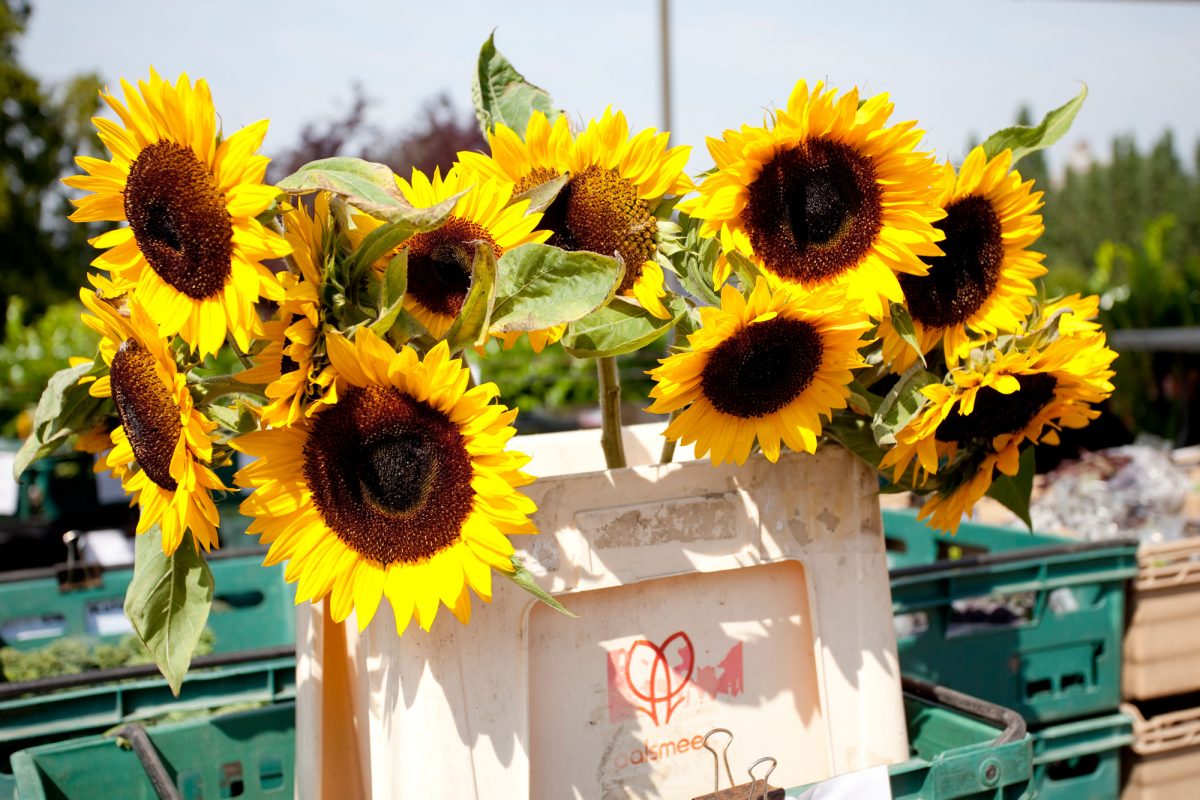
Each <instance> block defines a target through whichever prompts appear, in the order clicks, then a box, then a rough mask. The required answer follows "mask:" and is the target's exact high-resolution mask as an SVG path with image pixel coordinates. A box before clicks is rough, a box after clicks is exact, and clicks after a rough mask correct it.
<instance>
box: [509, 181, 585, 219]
mask: <svg viewBox="0 0 1200 800" xmlns="http://www.w3.org/2000/svg"><path fill="white" fill-rule="evenodd" d="M569 180H571V176H570V175H566V174H563V175H559V176H558V177H557V178H551V179H550V180H548V181H546V182H545V183H539V184H538V185H537V186H533V187H530V188H529V189H526V190H525V191H523V192H521V193H520V194H518V195H513V198H512V200H511V201H509V205H516V204H517V203H519V202H521V201H522V200H528V201H529V208H527V209H525V213H526V214H532V213H534V212H537V211H545V210H546V209H547V208H549V207H550V204H551V203H553V202H554V200H555V198H557V197H558V193H559V192H561V191H562V190H563V187H564V186H566V185H567V181H569Z"/></svg>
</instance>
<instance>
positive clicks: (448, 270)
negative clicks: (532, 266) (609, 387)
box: [352, 165, 562, 346]
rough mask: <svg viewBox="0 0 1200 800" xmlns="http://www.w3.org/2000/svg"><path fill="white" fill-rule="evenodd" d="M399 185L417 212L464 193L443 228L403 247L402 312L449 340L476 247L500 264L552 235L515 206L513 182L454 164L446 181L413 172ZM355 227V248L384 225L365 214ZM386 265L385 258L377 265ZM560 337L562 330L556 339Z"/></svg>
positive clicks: (522, 204)
mask: <svg viewBox="0 0 1200 800" xmlns="http://www.w3.org/2000/svg"><path fill="white" fill-rule="evenodd" d="M396 184H397V185H398V186H399V187H400V191H401V192H402V193H403V194H404V197H405V198H406V199H407V200H408V201H409V202H410V203H412V204H413V205H414V206H415V207H417V208H429V207H430V206H434V205H437V204H438V203H440V202H442V201H443V200H446V199H448V198H450V197H453V196H454V195H456V194H458V193H459V192H463V191H466V194H464V195H463V196H462V197H461V198H459V200H458V202H457V203H455V204H454V210H453V211H452V212H451V213H450V217H449V218H448V219H447V220H446V221H445V222H444V223H442V226H441V227H440V228H437V229H436V230H432V231H427V232H425V233H418V234H417V235H415V236H413V237H412V238H410V239H408V241H406V242H405V243H404V244H403V245H401V247H403V248H408V293H407V294H406V295H405V298H404V307H405V308H406V309H407V310H408V311H409V313H411V314H412V315H413V316H414V317H416V318H417V321H418V322H420V323H421V324H422V325H424V326H425V328H426V330H428V331H429V333H430V335H432V336H433V337H434V338H439V339H440V338H441V337H442V336H445V335H446V331H448V330H450V326H451V325H453V324H454V320H455V319H456V318H457V317H458V314H459V312H460V311H461V310H462V306H463V302H464V301H465V300H466V299H467V293H468V292H469V291H470V289H471V262H472V261H473V260H474V257H475V243H476V242H486V243H487V244H489V245H491V247H492V251H493V253H494V254H495V256H496V258H497V259H499V258H500V256H502V255H503V254H504V253H506V252H507V251H509V250H511V249H513V248H514V247H517V246H519V245H522V244H525V243H527V242H544V241H546V238H547V237H548V236H549V235H550V232H549V231H539V230H536V228H537V226H538V223H539V222H540V221H541V219H542V215H541V214H540V213H538V212H533V213H526V212H527V211H528V209H529V201H528V200H521V201H518V202H516V203H513V202H511V201H512V196H513V185H512V183H511V182H509V181H497V180H490V179H488V178H486V177H485V176H481V175H478V174H476V173H474V172H471V171H470V170H467V169H463V168H462V167H461V166H459V165H455V166H453V167H451V168H450V171H449V172H447V173H446V176H445V177H444V178H443V177H442V175H441V173H440V171H439V170H436V169H435V170H434V172H433V179H432V180H430V179H429V177H428V176H426V175H425V174H424V173H423V172H421V171H420V170H416V169H414V170H413V173H412V181H411V182H410V181H406V180H404V179H403V178H401V177H399V176H397V178H396ZM354 222H355V225H356V226H357V228H356V231H355V232H354V233H353V234H352V240H353V241H354V243H355V244H356V245H357V243H358V242H359V241H361V239H362V238H364V237H365V236H366V234H367V233H369V232H370V231H371V230H372V229H373V228H376V227H378V226H379V225H380V222H379V221H378V220H376V219H373V218H372V217H368V216H366V215H356V216H355V218H354ZM386 265H387V259H381V263H379V264H377V266H380V267H383V266H386ZM547 335H548V336H550V335H552V334H550V333H548V334H547ZM561 336H562V332H561V331H559V332H558V334H557V336H553V340H554V341H557V339H558V338H560V337H561ZM543 346H544V345H543Z"/></svg>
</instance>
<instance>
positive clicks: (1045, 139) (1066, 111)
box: [983, 83, 1088, 164]
mask: <svg viewBox="0 0 1200 800" xmlns="http://www.w3.org/2000/svg"><path fill="white" fill-rule="evenodd" d="M1087 94H1088V88H1087V84H1086V83H1085V84H1083V88H1082V89H1080V90H1079V94H1078V95H1076V96H1075V97H1074V98H1072V99H1071V100H1069V101H1068V102H1066V103H1064V104H1063V105H1061V106H1059V107H1058V108H1056V109H1054V110H1053V111H1051V112H1050V113H1048V114H1046V116H1045V117H1043V118H1042V121H1041V123H1040V124H1038V125H1037V127H1033V128H1031V127H1029V126H1026V125H1014V126H1012V127H1011V128H1004V129H1003V130H999V131H996V132H995V133H993V134H992V135H991V136H989V137H988V138H987V140H986V141H985V142H984V143H983V152H984V154H985V155H987V157H988V158H992V157H994V156H995V155H997V154H998V153H1000V152H1003V151H1004V150H1008V149H1011V150H1012V151H1013V156H1012V160H1013V164H1016V163H1017V162H1018V161H1020V160H1021V159H1022V158H1024V157H1025V156H1027V155H1029V154H1030V153H1033V152H1035V151H1037V150H1041V149H1043V148H1046V147H1049V146H1050V145H1052V144H1054V143H1055V142H1057V141H1058V140H1059V139H1061V138H1062V137H1063V136H1064V135H1065V134H1066V132H1067V131H1069V130H1070V129H1071V123H1072V122H1074V121H1075V115H1077V114H1078V113H1079V109H1081V108H1083V101H1084V100H1086V99H1087Z"/></svg>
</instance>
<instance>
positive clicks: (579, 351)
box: [562, 297, 687, 358]
mask: <svg viewBox="0 0 1200 800" xmlns="http://www.w3.org/2000/svg"><path fill="white" fill-rule="evenodd" d="M667 308H668V310H669V311H670V312H671V318H670V319H659V318H658V317H656V316H654V315H653V314H651V313H650V312H649V311H647V310H646V309H644V308H642V307H641V306H640V305H638V304H637V303H634V302H632V301H630V300H626V299H625V298H623V297H614V298H613V299H612V300H611V301H610V302H609V303H607V304H606V305H604V306H602V307H600V308H598V309H596V310H595V311H593V312H592V313H591V314H588V315H587V316H586V317H584V318H583V319H581V320H578V321H576V322H572V323H571V324H570V325H568V326H567V333H566V335H565V336H563V339H562V345H563V348H564V349H565V350H566V351H567V352H568V353H570V354H571V355H572V356H574V357H575V358H601V357H608V356H619V355H623V354H625V353H632V352H633V351H634V350H640V349H642V348H643V347H645V346H646V345H648V344H650V343H651V342H654V341H656V340H657V339H659V338H660V337H662V336H663V335H664V334H666V332H667V331H669V330H671V328H672V327H674V325H675V324H676V323H677V322H679V320H680V319H681V318H682V317H683V316H684V315H685V314H687V304H686V303H685V302H684V301H683V300H682V299H680V298H678V297H673V298H671V299H670V300H668V301H667Z"/></svg>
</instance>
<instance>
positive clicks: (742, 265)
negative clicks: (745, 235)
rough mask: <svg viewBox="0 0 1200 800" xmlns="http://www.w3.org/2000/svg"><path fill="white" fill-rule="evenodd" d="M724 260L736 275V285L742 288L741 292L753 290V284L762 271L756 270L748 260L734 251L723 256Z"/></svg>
mask: <svg viewBox="0 0 1200 800" xmlns="http://www.w3.org/2000/svg"><path fill="white" fill-rule="evenodd" d="M725 260H726V261H728V262H729V266H731V267H733V274H734V275H737V279H738V284H739V285H740V286H741V287H742V291H743V292H749V291H750V290H752V289H753V288H754V284H755V283H756V282H757V281H758V278H759V277H760V276H761V275H762V270H761V269H759V268H758V264H755V263H754V262H753V261H751V260H750V259H748V258H746V257H745V256H744V255H742V254H741V253H739V252H738V251H736V250H733V251H730V252H728V253H726V254H725Z"/></svg>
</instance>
